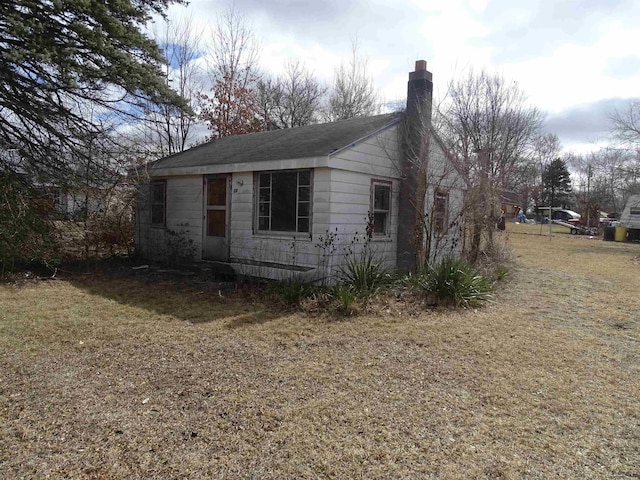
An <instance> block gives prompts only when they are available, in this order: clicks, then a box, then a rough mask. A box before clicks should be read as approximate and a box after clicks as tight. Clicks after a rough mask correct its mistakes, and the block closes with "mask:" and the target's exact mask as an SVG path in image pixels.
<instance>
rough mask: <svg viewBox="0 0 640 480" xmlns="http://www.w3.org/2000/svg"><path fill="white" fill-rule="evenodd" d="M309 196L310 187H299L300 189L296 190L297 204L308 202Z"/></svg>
mask: <svg viewBox="0 0 640 480" xmlns="http://www.w3.org/2000/svg"><path fill="white" fill-rule="evenodd" d="M310 196H311V188H310V187H300V188H298V201H299V202H308V201H309V197H310Z"/></svg>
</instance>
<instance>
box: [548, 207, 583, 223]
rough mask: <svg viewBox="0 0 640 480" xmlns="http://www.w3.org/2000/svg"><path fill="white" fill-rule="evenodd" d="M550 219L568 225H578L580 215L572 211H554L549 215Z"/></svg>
mask: <svg viewBox="0 0 640 480" xmlns="http://www.w3.org/2000/svg"><path fill="white" fill-rule="evenodd" d="M551 219H552V220H561V221H563V222H568V223H578V222H580V214H579V213H576V212H574V211H573V210H554V211H553V212H552V213H551Z"/></svg>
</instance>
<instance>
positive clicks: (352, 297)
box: [333, 284, 358, 315]
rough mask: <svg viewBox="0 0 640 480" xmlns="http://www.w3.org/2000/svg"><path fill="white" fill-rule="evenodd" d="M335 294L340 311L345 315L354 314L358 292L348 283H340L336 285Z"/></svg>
mask: <svg viewBox="0 0 640 480" xmlns="http://www.w3.org/2000/svg"><path fill="white" fill-rule="evenodd" d="M333 294H334V297H335V301H336V307H337V310H338V312H340V313H342V314H343V315H353V313H354V312H355V303H356V300H357V299H358V295H357V294H356V292H354V291H353V289H351V288H349V287H348V286H346V285H342V284H339V285H336V286H335V287H334V289H333Z"/></svg>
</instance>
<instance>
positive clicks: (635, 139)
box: [610, 98, 640, 148]
mask: <svg viewBox="0 0 640 480" xmlns="http://www.w3.org/2000/svg"><path fill="white" fill-rule="evenodd" d="M610 120H611V130H612V133H613V135H614V137H615V138H616V139H617V140H618V141H620V142H621V143H622V144H623V146H626V147H635V148H640V99H638V98H635V99H632V100H631V101H629V104H628V105H627V106H626V108H625V109H624V110H616V111H615V112H614V113H613V114H612V115H611V117H610Z"/></svg>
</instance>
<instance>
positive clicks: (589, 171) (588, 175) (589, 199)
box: [587, 164, 591, 227]
mask: <svg viewBox="0 0 640 480" xmlns="http://www.w3.org/2000/svg"><path fill="white" fill-rule="evenodd" d="M590 188H591V164H588V165H587V227H590V226H591V224H590V223H589V215H590V213H591V208H590V207H591V204H590V201H591V196H590V195H589V190H590Z"/></svg>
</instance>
